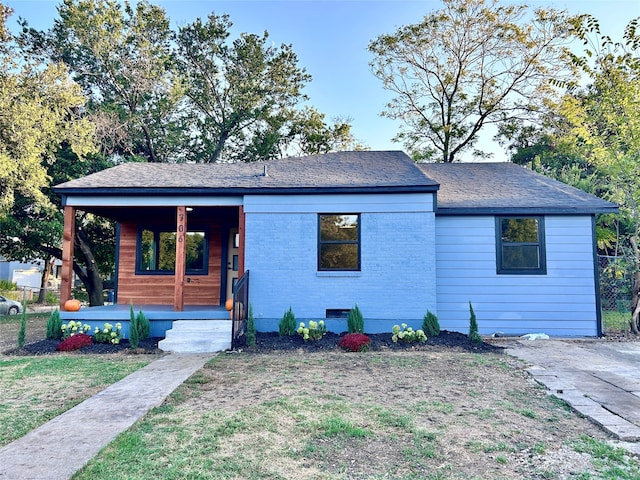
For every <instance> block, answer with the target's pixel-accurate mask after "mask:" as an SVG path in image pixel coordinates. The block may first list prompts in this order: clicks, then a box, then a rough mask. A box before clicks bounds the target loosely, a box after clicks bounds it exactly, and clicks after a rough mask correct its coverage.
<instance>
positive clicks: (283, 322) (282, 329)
mask: <svg viewBox="0 0 640 480" xmlns="http://www.w3.org/2000/svg"><path fill="white" fill-rule="evenodd" d="M296 327H297V324H296V316H295V315H294V314H293V310H291V307H289V310H287V311H286V312H285V313H284V316H283V317H282V318H281V319H280V323H279V324H278V333H279V334H280V336H281V337H288V336H291V335H295V333H296Z"/></svg>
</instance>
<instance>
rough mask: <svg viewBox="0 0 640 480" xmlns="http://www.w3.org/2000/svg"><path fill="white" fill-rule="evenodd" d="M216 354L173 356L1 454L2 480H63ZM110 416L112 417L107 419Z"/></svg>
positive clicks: (116, 385)
mask: <svg viewBox="0 0 640 480" xmlns="http://www.w3.org/2000/svg"><path fill="white" fill-rule="evenodd" d="M212 355H213V354H171V355H167V356H164V357H162V358H159V359H158V360H156V361H154V362H152V363H151V364H149V365H147V366H146V367H144V368H142V369H140V370H137V371H136V372H134V373H132V374H131V375H129V376H127V377H126V378H124V379H122V380H121V381H119V382H118V383H115V384H113V385H111V386H110V387H108V388H106V389H105V390H103V391H102V392H100V393H98V394H97V395H95V396H93V397H91V398H89V399H87V400H85V401H84V402H82V403H81V404H79V405H76V406H75V407H74V408H72V409H71V410H68V411H67V412H65V413H63V414H62V415H60V416H58V417H56V418H54V419H53V420H51V421H50V422H47V423H45V424H44V425H42V426H41V427H39V428H37V429H35V430H32V431H31V432H29V433H28V434H27V435H25V436H24V437H22V438H19V439H18V440H16V441H15V442H13V443H10V444H9V445H6V446H5V447H3V448H1V449H0V480H63V479H68V478H70V477H71V476H72V475H73V474H74V473H75V472H76V471H77V470H79V469H80V468H82V466H83V465H84V464H85V463H87V462H88V461H89V460H91V458H93V457H94V456H95V455H96V454H97V453H98V452H99V451H100V450H101V449H102V448H103V447H105V446H106V445H107V444H108V443H109V442H111V441H112V440H113V439H114V438H115V437H116V436H117V435H118V434H119V433H121V432H123V431H125V430H126V429H127V428H129V427H130V426H131V425H133V424H134V423H135V422H136V421H137V420H139V419H140V418H142V416H143V415H145V414H146V413H147V412H148V411H149V410H150V409H152V408H153V407H156V406H158V405H160V404H161V403H162V402H163V401H164V399H165V398H167V396H168V395H169V394H170V393H171V392H173V391H174V390H175V389H176V388H177V387H178V386H180V384H182V382H184V381H185V380H186V379H187V378H189V377H190V376H191V375H193V374H194V373H195V372H196V371H197V370H199V369H200V368H202V367H203V366H204V364H205V363H206V362H207V361H208V360H209V359H210V358H211V357H212ZM105 412H108V415H105Z"/></svg>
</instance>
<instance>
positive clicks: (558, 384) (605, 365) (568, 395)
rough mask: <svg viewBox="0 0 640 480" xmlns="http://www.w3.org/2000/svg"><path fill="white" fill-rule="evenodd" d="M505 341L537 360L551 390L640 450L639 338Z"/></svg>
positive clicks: (536, 370) (535, 370)
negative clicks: (623, 339)
mask: <svg viewBox="0 0 640 480" xmlns="http://www.w3.org/2000/svg"><path fill="white" fill-rule="evenodd" d="M504 346H506V347H507V353H508V354H510V355H513V356H515V357H517V358H520V359H522V360H524V361H526V362H527V363H529V364H531V366H530V367H529V368H528V369H527V371H528V372H529V373H530V374H531V375H532V376H533V377H534V378H535V380H536V381H538V382H539V383H541V384H543V385H545V386H546V387H547V389H548V390H549V393H550V394H553V395H555V396H556V397H558V398H561V399H562V400H564V401H566V402H567V403H568V404H569V405H571V407H572V408H573V409H575V410H576V411H577V412H579V413H580V414H582V415H584V416H585V417H587V418H589V419H590V420H591V421H593V422H594V423H596V424H597V425H599V426H600V427H602V428H603V429H604V430H606V431H607V432H609V433H610V434H611V435H613V436H614V437H615V438H617V439H618V440H620V441H621V442H624V444H623V445H622V446H624V448H626V449H627V450H629V451H630V452H632V453H634V454H636V455H640V443H638V442H639V441H640V344H639V343H637V342H607V341H604V340H600V339H593V340H566V339H563V340H559V339H548V340H525V339H518V340H513V341H511V342H509V343H508V344H506V345H504Z"/></svg>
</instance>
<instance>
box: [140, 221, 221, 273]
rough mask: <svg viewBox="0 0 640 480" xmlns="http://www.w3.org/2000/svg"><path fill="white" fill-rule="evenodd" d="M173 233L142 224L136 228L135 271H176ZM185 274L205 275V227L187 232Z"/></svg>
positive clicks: (174, 237)
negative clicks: (142, 225)
mask: <svg viewBox="0 0 640 480" xmlns="http://www.w3.org/2000/svg"><path fill="white" fill-rule="evenodd" d="M176 238H177V236H176V232H175V230H171V229H168V228H159V227H145V228H140V229H139V230H138V242H137V243H138V245H137V249H136V273H137V274H173V273H175V270H176ZM186 242H187V243H186V273H187V274H190V275H206V274H207V270H208V268H207V267H208V261H207V259H208V256H209V254H208V248H207V246H208V234H207V232H206V230H204V229H202V230H194V231H189V232H187V234H186Z"/></svg>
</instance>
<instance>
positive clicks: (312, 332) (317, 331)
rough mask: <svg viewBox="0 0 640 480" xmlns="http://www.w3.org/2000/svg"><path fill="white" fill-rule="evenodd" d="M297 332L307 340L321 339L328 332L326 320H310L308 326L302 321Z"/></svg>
mask: <svg viewBox="0 0 640 480" xmlns="http://www.w3.org/2000/svg"><path fill="white" fill-rule="evenodd" d="M297 332H298V335H300V336H301V337H302V339H303V340H304V341H305V342H307V341H309V340H320V339H321V338H322V337H324V336H325V334H326V333H327V327H325V325H324V320H320V321H319V322H315V321H313V320H310V321H309V326H308V327H307V326H305V324H304V322H300V326H299V327H298V330H297Z"/></svg>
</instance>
